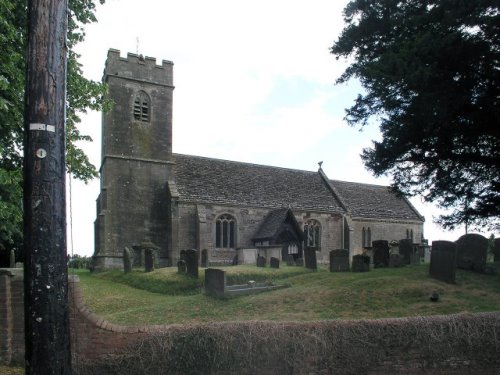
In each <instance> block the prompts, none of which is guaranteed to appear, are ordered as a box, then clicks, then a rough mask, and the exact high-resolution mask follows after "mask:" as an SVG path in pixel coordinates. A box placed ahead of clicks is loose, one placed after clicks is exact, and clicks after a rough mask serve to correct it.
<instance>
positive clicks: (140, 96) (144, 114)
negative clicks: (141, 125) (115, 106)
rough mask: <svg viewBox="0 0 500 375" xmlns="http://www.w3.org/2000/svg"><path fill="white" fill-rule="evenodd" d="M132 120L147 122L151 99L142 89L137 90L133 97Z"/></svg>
mask: <svg viewBox="0 0 500 375" xmlns="http://www.w3.org/2000/svg"><path fill="white" fill-rule="evenodd" d="M133 111H134V120H137V121H143V122H149V119H150V112H151V100H150V99H149V96H148V94H146V93H145V92H144V91H139V92H138V93H137V95H136V96H135V99H134V109H133Z"/></svg>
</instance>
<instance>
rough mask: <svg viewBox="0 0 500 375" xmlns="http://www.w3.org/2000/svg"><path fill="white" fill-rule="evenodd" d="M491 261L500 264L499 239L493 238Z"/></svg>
mask: <svg viewBox="0 0 500 375" xmlns="http://www.w3.org/2000/svg"><path fill="white" fill-rule="evenodd" d="M493 261H494V262H500V238H495V247H494V248H493Z"/></svg>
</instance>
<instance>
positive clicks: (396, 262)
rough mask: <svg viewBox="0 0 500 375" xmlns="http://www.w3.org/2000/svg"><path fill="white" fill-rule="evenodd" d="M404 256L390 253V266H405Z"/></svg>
mask: <svg viewBox="0 0 500 375" xmlns="http://www.w3.org/2000/svg"><path fill="white" fill-rule="evenodd" d="M403 265H404V264H403V257H402V256H401V255H399V254H390V255H389V267H392V268H396V267H401V266H403Z"/></svg>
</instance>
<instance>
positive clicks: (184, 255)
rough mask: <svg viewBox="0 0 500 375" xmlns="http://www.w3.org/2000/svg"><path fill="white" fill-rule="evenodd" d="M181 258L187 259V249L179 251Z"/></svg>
mask: <svg viewBox="0 0 500 375" xmlns="http://www.w3.org/2000/svg"><path fill="white" fill-rule="evenodd" d="M179 258H180V259H181V260H184V261H185V260H186V250H181V252H180V253H179Z"/></svg>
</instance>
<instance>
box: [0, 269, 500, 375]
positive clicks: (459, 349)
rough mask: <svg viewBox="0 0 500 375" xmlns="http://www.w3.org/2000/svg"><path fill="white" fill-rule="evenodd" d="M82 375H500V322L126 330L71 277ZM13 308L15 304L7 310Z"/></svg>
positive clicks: (18, 310)
mask: <svg viewBox="0 0 500 375" xmlns="http://www.w3.org/2000/svg"><path fill="white" fill-rule="evenodd" d="M69 285H70V290H69V295H70V308H71V314H70V324H71V345H72V355H73V362H74V364H75V368H76V371H75V373H76V374H81V375H86V374H96V373H99V374H114V373H120V374H122V375H125V374H137V373H146V372H144V371H147V373H148V374H150V375H152V374H187V373H191V374H198V373H209V374H232V373H239V374H256V373H258V374H282V373H288V374H331V373H335V374H351V373H352V374H354V373H356V374H388V373H390V374H398V373H399V374H471V373H478V372H481V373H482V375H486V374H499V373H500V356H499V355H498V353H500V313H498V312H493V313H479V314H454V315H443V316H432V317H413V318H395V319H375V320H358V321H355V320H351V321H344V320H339V321H320V322H270V321H252V322H225V323H213V324H200V325H190V326H180V325H169V326H134V327H127V326H119V325H116V324H112V323H110V322H107V321H106V320H104V319H103V318H101V317H99V316H98V315H96V314H94V313H93V312H92V311H90V310H89V309H88V307H87V306H86V305H85V303H84V301H83V296H82V293H81V290H80V287H79V280H78V278H77V277H74V276H73V277H70V283H69ZM22 289H23V286H22V273H21V272H20V271H17V270H14V271H12V270H9V271H6V270H0V300H1V301H2V304H1V305H0V362H3V363H7V364H9V363H10V364H12V363H16V362H17V363H20V362H21V363H22V361H23V339H24V333H23V331H24V327H23V323H22V321H23V319H22V316H23V300H22ZM3 301H5V303H3Z"/></svg>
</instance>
